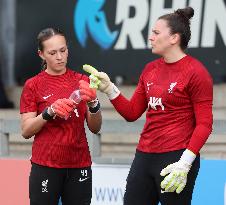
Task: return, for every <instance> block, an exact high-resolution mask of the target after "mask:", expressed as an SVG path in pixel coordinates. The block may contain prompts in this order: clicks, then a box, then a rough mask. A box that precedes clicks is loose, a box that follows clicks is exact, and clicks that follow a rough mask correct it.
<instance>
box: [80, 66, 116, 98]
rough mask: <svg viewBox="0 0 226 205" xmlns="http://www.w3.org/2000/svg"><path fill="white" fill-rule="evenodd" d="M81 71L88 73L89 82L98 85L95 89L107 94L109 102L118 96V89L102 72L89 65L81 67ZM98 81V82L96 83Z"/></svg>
mask: <svg viewBox="0 0 226 205" xmlns="http://www.w3.org/2000/svg"><path fill="white" fill-rule="evenodd" d="M83 70H85V71H86V72H88V73H90V74H91V75H90V76H89V78H90V82H91V83H93V84H98V87H97V89H98V90H100V91H101V92H103V93H105V94H107V96H108V97H109V99H110V100H113V99H115V98H116V97H118V96H119V94H120V91H119V90H118V88H117V87H116V86H115V85H114V84H113V83H112V82H111V80H110V78H109V77H108V75H107V74H106V73H104V72H99V71H98V70H97V69H95V68H94V67H92V66H90V65H87V64H86V65H83ZM98 81H99V82H98Z"/></svg>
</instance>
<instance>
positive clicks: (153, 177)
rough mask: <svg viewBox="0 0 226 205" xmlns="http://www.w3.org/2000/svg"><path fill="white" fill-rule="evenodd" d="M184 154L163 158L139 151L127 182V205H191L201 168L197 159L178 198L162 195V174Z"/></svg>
mask: <svg viewBox="0 0 226 205" xmlns="http://www.w3.org/2000/svg"><path fill="white" fill-rule="evenodd" d="M183 151H184V150H178V151H173V152H167V153H160V154H150V153H143V152H140V151H137V152H136V154H135V158H134V160H133V163H132V166H131V168H130V171H129V175H128V178H127V185H126V191H125V195H124V205H158V203H159V202H161V205H190V204H191V199H192V193H193V189H194V185H195V180H196V177H197V175H198V171H199V167H200V156H199V155H198V156H197V157H196V159H195V161H194V162H193V164H192V168H191V170H190V171H189V173H188V178H187V184H186V186H185V188H184V190H183V191H182V192H181V193H180V194H177V193H176V192H172V193H167V192H164V193H161V187H160V184H161V182H162V180H163V179H164V177H162V176H160V172H161V170H162V169H163V168H165V167H166V166H167V165H169V164H172V163H174V162H177V161H178V160H179V159H180V157H181V155H182V153H183Z"/></svg>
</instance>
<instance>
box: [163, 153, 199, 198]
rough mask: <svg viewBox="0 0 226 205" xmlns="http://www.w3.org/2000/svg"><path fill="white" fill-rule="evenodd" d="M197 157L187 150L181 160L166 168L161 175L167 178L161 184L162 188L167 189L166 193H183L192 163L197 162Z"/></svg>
mask: <svg viewBox="0 0 226 205" xmlns="http://www.w3.org/2000/svg"><path fill="white" fill-rule="evenodd" d="M195 157H196V155H195V154H194V153H193V152H191V151H190V150H188V149H186V150H185V151H184V152H183V154H182V156H181V158H180V160H179V161H178V162H175V163H173V164H170V165H168V166H167V167H166V168H164V169H163V170H162V171H161V173H160V175H161V176H166V175H167V174H168V175H167V176H166V177H165V178H164V180H163V181H162V182H161V188H162V189H165V190H164V192H174V191H176V193H177V194H179V193H181V192H182V191H183V189H184V187H185V185H186V183H187V175H188V172H189V170H190V169H191V166H192V162H193V161H194V160H195Z"/></svg>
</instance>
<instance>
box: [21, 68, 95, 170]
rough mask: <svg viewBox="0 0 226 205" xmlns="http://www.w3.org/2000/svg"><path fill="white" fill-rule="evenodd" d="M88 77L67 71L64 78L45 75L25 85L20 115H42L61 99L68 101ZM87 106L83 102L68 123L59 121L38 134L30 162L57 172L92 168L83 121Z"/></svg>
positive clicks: (47, 124) (55, 121) (52, 121)
mask: <svg viewBox="0 0 226 205" xmlns="http://www.w3.org/2000/svg"><path fill="white" fill-rule="evenodd" d="M80 79H83V80H86V81H89V79H88V77H87V76H85V75H82V74H79V73H77V72H75V71H72V70H70V69H67V71H66V73H64V74H63V75H57V76H52V75H49V74H48V73H46V72H45V71H43V72H41V73H39V74H38V75H36V76H35V77H33V78H30V79H29V80H27V81H26V83H25V85H24V88H23V92H22V95H21V101H20V113H27V112H37V114H40V113H42V111H43V110H44V109H45V108H46V107H48V106H50V105H51V104H52V103H53V102H54V101H56V100H57V99H60V98H68V97H69V96H70V94H71V93H72V92H73V91H74V90H76V89H78V86H79V83H78V82H79V80H80ZM86 112H87V106H86V103H85V102H83V101H81V102H80V103H79V105H78V106H77V108H76V109H75V111H74V112H73V113H72V114H71V116H70V117H69V118H68V119H67V120H65V119H62V118H59V117H56V118H55V119H53V120H50V121H48V122H47V123H46V124H45V125H44V126H43V128H42V129H41V130H40V131H39V132H38V133H36V134H35V137H34V142H33V145H32V157H31V161H32V162H34V163H36V164H39V165H43V166H48V167H55V168H81V167H88V166H91V157H90V152H89V147H88V143H87V139H86V133H85V127H84V121H85V117H86Z"/></svg>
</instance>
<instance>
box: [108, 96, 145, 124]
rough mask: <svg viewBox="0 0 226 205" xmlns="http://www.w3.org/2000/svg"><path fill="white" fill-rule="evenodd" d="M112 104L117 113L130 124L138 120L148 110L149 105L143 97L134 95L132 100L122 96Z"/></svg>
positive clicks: (112, 101)
mask: <svg viewBox="0 0 226 205" xmlns="http://www.w3.org/2000/svg"><path fill="white" fill-rule="evenodd" d="M111 103H112V104H113V106H114V107H115V109H116V110H117V112H118V113H119V114H120V115H121V116H122V117H123V118H124V119H125V120H127V121H128V122H133V121H135V120H137V119H138V118H139V117H140V116H141V115H142V114H143V113H144V111H145V110H146V107H147V103H146V100H145V98H144V97H143V96H141V95H139V94H137V93H136V92H135V93H134V95H133V97H132V98H131V100H127V99H126V98H125V97H124V96H123V95H122V94H120V95H119V96H118V97H117V98H116V99H114V100H111Z"/></svg>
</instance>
